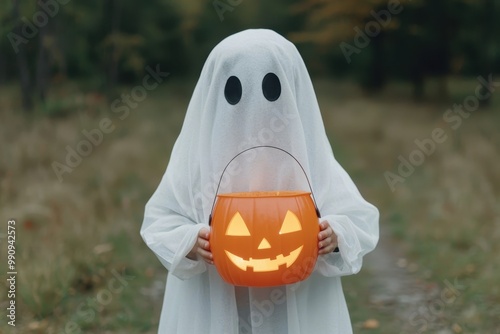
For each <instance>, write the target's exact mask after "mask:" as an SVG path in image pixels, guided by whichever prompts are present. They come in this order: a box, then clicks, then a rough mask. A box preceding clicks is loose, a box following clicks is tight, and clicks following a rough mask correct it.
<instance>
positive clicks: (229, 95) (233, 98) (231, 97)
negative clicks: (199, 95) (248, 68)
mask: <svg viewBox="0 0 500 334" xmlns="http://www.w3.org/2000/svg"><path fill="white" fill-rule="evenodd" d="M241 92H242V90H241V82H240V79H238V77H235V76H234V75H233V76H231V77H229V79H227V82H226V87H225V88H224V96H225V97H226V100H227V102H228V103H229V104H231V105H233V106H234V105H235V104H237V103H238V102H240V100H241Z"/></svg>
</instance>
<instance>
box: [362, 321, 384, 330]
mask: <svg viewBox="0 0 500 334" xmlns="http://www.w3.org/2000/svg"><path fill="white" fill-rule="evenodd" d="M379 326H380V323H379V322H378V320H377V319H368V320H366V321H365V322H364V323H363V328H364V329H376V328H379Z"/></svg>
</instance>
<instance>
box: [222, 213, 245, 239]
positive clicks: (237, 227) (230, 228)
mask: <svg viewBox="0 0 500 334" xmlns="http://www.w3.org/2000/svg"><path fill="white" fill-rule="evenodd" d="M226 235H233V236H239V237H244V236H249V235H250V231H249V230H248V227H247V225H246V224H245V221H244V220H243V218H242V217H241V215H240V213H239V212H236V213H235V214H234V216H233V218H231V221H230V222H229V224H228V225H227V229H226Z"/></svg>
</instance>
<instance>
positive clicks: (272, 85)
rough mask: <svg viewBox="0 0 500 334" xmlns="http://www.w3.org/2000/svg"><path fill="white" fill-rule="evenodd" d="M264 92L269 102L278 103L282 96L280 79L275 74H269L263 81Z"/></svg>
mask: <svg viewBox="0 0 500 334" xmlns="http://www.w3.org/2000/svg"><path fill="white" fill-rule="evenodd" d="M262 92H263V93H264V97H265V98H266V99H267V100H268V101H271V102H273V101H276V100H277V99H278V98H279V97H280V95H281V83H280V79H279V78H278V77H277V76H276V74H274V73H267V74H266V76H265V77H264V80H262Z"/></svg>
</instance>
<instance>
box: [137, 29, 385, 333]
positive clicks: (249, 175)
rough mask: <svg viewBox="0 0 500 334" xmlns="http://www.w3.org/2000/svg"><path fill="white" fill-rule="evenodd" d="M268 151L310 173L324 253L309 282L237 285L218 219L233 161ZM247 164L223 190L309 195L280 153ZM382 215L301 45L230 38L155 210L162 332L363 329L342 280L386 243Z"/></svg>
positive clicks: (264, 37) (148, 222) (207, 68)
mask: <svg viewBox="0 0 500 334" xmlns="http://www.w3.org/2000/svg"><path fill="white" fill-rule="evenodd" d="M259 145H272V146H276V147H279V148H281V149H284V150H286V151H288V152H290V153H291V154H292V155H293V156H294V157H295V158H296V159H297V160H298V161H300V163H301V164H302V166H303V168H304V170H305V172H306V174H307V175H308V176H309V178H310V182H311V185H312V190H313V192H314V194H315V198H316V200H317V206H318V208H319V211H320V212H321V215H322V217H321V219H320V220H319V221H318V223H319V224H320V229H319V230H320V233H319V235H318V247H319V256H318V259H317V262H316V266H315V268H314V271H313V272H312V274H311V276H309V278H307V279H306V280H304V281H302V282H298V283H295V284H290V285H283V286H278V287H269V288H252V287H235V286H233V285H230V284H228V283H226V282H224V281H223V280H222V278H221V277H220V275H219V274H218V272H217V270H216V268H215V267H214V266H213V265H212V264H211V263H212V256H211V253H210V240H209V229H210V227H209V225H208V219H209V215H210V213H211V208H212V203H213V200H214V196H215V192H216V187H217V183H218V181H219V178H220V176H221V173H222V170H223V169H224V167H225V166H226V164H227V163H228V162H229V161H230V160H231V159H232V158H233V157H234V156H236V155H237V154H238V153H240V152H241V151H243V150H245V149H247V148H250V147H253V146H259ZM235 164H236V165H235V166H233V167H232V168H230V169H228V170H229V171H228V172H226V174H227V175H225V176H224V178H223V182H222V183H221V187H220V191H219V192H241V191H266V190H307V189H308V185H307V181H306V180H305V176H304V173H303V172H302V171H301V169H300V168H299V167H298V166H297V165H296V164H295V162H294V161H293V160H291V159H290V157H287V156H286V155H285V154H282V153H280V152H277V151H276V150H267V149H262V148H261V149H258V150H253V151H249V152H247V153H245V156H244V155H242V156H240V161H239V162H238V163H236V162H235ZM378 217H379V214H378V211H377V209H376V208H375V207H374V206H373V205H371V204H369V203H367V202H366V201H365V200H364V199H363V198H362V196H361V195H360V193H359V191H358V190H357V188H356V186H355V185H354V184H353V182H352V180H351V178H350V177H349V175H348V174H347V173H346V172H345V171H344V169H343V168H342V167H341V166H340V165H339V164H338V162H337V161H336V160H335V158H334V156H333V153H332V149H331V146H330V144H329V141H328V139H327V136H326V133H325V129H324V125H323V121H322V119H321V114H320V110H319V106H318V103H317V100H316V96H315V93H314V89H313V85H312V83H311V80H310V78H309V75H308V72H307V70H306V67H305V65H304V62H303V61H302V58H301V57H300V55H299V53H298V51H297V49H296V48H295V46H294V45H293V44H292V43H290V42H289V41H287V40H286V39H285V38H283V37H282V36H280V35H278V34H277V33H275V32H273V31H270V30H260V29H259V30H246V31H243V32H240V33H237V34H235V35H232V36H230V37H228V38H226V39H225V40H223V41H222V42H221V43H219V44H218V45H217V46H216V47H215V48H214V49H213V51H212V52H211V53H210V55H209V57H208V59H207V61H206V63H205V65H204V67H203V70H202V72H201V75H200V78H199V80H198V83H197V85H196V88H195V90H194V93H193V95H192V98H191V101H190V103H189V106H188V109H187V113H186V116H185V120H184V124H183V126H182V130H181V132H180V134H179V137H178V138H177V141H176V143H175V145H174V147H173V150H172V154H171V157H170V161H169V164H168V167H167V170H166V172H165V174H164V176H163V178H162V180H161V182H160V185H159V186H158V188H157V190H156V191H155V193H154V194H153V196H152V197H151V199H150V200H149V202H148V203H147V205H146V209H145V215H144V222H143V225H142V228H141V235H142V237H143V239H144V241H145V242H146V244H147V245H148V246H149V247H150V248H151V249H152V250H153V252H154V253H155V254H156V256H157V257H158V258H159V260H160V261H161V262H162V263H163V265H164V266H165V267H166V268H167V269H168V278H167V284H166V290H165V299H164V303H163V308H162V313H161V319H160V325H159V333H162V334H173V333H178V334H201V333H203V334H206V333H211V334H224V333H226V334H236V333H252V334H258V333H259V334H260V333H262V334H278V333H279V334H285V333H288V334H299V333H300V334H327V333H332V334H348V333H352V328H351V323H350V318H349V313H348V310H347V306H346V302H345V298H344V295H343V292H342V286H341V280H340V277H341V276H344V275H350V274H354V273H357V272H358V271H359V270H360V269H361V264H362V259H363V256H364V255H365V254H367V253H368V252H370V251H371V250H373V249H374V247H375V246H376V244H377V241H378ZM337 246H338V251H336V252H335V251H333V250H334V249H335V248H336V247H337Z"/></svg>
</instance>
